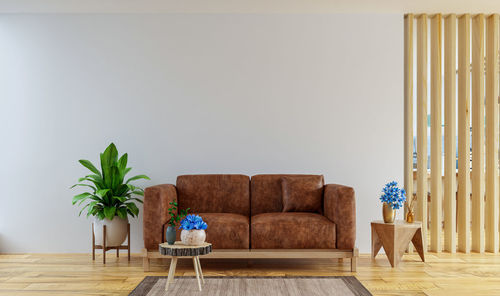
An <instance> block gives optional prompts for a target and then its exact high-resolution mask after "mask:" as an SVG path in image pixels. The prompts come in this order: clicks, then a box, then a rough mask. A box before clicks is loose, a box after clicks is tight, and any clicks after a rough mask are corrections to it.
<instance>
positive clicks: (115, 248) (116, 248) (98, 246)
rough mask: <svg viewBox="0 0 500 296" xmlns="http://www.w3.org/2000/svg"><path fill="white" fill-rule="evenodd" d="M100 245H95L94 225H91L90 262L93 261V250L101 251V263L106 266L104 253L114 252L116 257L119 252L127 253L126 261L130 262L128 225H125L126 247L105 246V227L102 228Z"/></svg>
mask: <svg viewBox="0 0 500 296" xmlns="http://www.w3.org/2000/svg"><path fill="white" fill-rule="evenodd" d="M102 243H103V244H102V245H96V244H95V232H94V223H92V260H95V250H96V249H102V263H103V264H106V251H109V250H116V257H120V250H127V251H128V261H130V223H128V224H127V245H121V246H115V247H108V246H106V225H103V226H102Z"/></svg>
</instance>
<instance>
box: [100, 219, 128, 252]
mask: <svg viewBox="0 0 500 296" xmlns="http://www.w3.org/2000/svg"><path fill="white" fill-rule="evenodd" d="M104 225H106V246H107V247H116V246H121V244H122V243H123V242H124V241H125V239H126V238H127V225H128V217H127V218H125V219H122V218H120V217H118V216H115V217H114V218H113V220H109V219H104V220H99V219H97V218H96V219H95V220H94V235H95V244H96V245H101V246H102V245H103V242H102V232H103V226H104Z"/></svg>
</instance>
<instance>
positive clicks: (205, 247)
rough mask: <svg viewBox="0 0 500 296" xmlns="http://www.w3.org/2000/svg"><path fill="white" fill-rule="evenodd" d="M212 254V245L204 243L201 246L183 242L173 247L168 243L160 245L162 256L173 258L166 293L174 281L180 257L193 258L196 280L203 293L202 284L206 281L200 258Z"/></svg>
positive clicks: (176, 243)
mask: <svg viewBox="0 0 500 296" xmlns="http://www.w3.org/2000/svg"><path fill="white" fill-rule="evenodd" d="M210 252H212V244H211V243H203V244H202V245H199V246H188V245H185V244H183V243H182V242H175V244H173V245H169V244H167V243H163V244H160V254H161V255H165V256H172V261H171V262H170V269H169V271H168V279H167V283H166V284H165V291H167V290H168V285H169V284H170V283H172V282H173V281H174V274H175V267H176V266H177V258H178V257H192V258H193V266H194V271H195V273H196V280H197V281H198V289H199V290H200V291H201V282H203V284H205V279H204V278H203V272H202V271H201V264H200V256H202V255H207V254H210ZM200 278H201V282H200Z"/></svg>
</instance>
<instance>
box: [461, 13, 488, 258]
mask: <svg viewBox="0 0 500 296" xmlns="http://www.w3.org/2000/svg"><path fill="white" fill-rule="evenodd" d="M466 103H468V102H466ZM461 105H464V102H459V108H460V106H461ZM462 108H463V107H462ZM459 112H460V111H459ZM461 169H463V168H462V167H459V170H461ZM471 183H472V246H471V248H472V251H474V252H479V253H483V252H484V14H479V15H477V16H475V17H474V19H473V20H472V182H471Z"/></svg>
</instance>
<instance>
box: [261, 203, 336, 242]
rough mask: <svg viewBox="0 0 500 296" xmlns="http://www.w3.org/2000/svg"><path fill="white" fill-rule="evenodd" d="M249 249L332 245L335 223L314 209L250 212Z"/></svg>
mask: <svg viewBox="0 0 500 296" xmlns="http://www.w3.org/2000/svg"><path fill="white" fill-rule="evenodd" d="M251 229H252V231H251V237H252V238H251V248H252V249H335V224H334V223H333V222H332V221H330V220H328V219H327V218H326V217H324V216H322V215H320V214H315V213H297V212H286V213H283V212H281V213H264V214H258V215H255V216H252V222H251Z"/></svg>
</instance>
